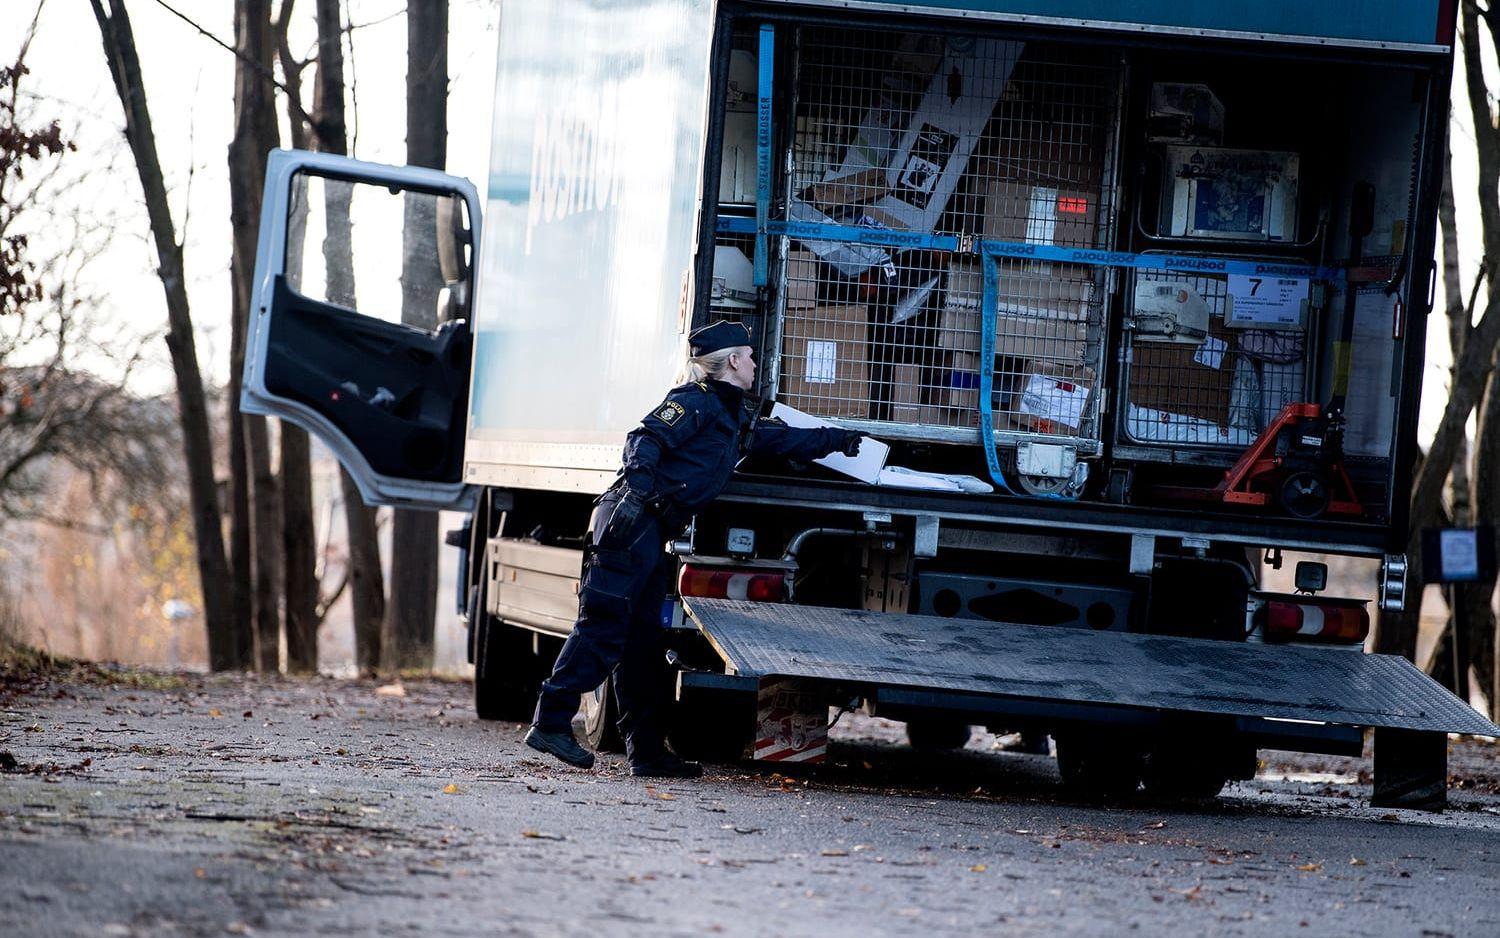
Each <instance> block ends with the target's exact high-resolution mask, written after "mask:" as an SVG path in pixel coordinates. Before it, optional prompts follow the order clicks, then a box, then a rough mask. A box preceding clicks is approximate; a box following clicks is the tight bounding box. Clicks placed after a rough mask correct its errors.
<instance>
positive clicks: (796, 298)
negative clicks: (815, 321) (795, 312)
mask: <svg viewBox="0 0 1500 938" xmlns="http://www.w3.org/2000/svg"><path fill="white" fill-rule="evenodd" d="M785 293H786V308H787V309H811V308H812V307H814V306H817V305H818V257H817V255H815V254H813V253H812V252H811V251H803V250H799V249H797V248H793V249H792V250H790V251H788V252H787V255H786V291H785Z"/></svg>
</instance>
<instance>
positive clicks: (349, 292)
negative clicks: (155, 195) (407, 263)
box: [313, 0, 385, 672]
mask: <svg viewBox="0 0 1500 938" xmlns="http://www.w3.org/2000/svg"><path fill="white" fill-rule="evenodd" d="M339 10H340V5H339V0H317V20H318V73H317V85H316V89H317V90H316V94H315V96H314V102H313V110H314V113H315V114H316V115H317V126H316V127H315V128H314V132H315V134H316V136H317V140H318V149H319V150H321V151H323V152H324V153H338V154H344V153H347V152H348V133H347V131H346V129H345V122H344V50H343V30H342V20H341V17H340V12H339ZM326 191H327V193H328V197H327V201H328V237H327V238H326V239H325V240H324V242H323V251H324V259H325V260H324V266H325V269H326V270H327V272H328V296H329V299H330V300H331V301H332V302H335V303H342V304H344V305H348V306H353V305H354V282H353V279H352V278H353V270H354V268H353V259H352V245H351V242H350V233H349V190H348V188H347V187H344V186H338V185H330V186H328V187H327V189H326ZM339 485H340V488H341V489H342V491H343V495H344V521H345V526H346V527H347V528H348V535H349V583H350V587H351V589H350V597H351V604H352V605H353V607H354V654H355V659H356V660H357V661H358V663H359V668H360V670H361V671H366V672H368V671H373V670H374V669H375V668H376V667H377V666H378V665H379V662H380V629H381V621H382V619H383V618H384V616H385V577H384V574H383V572H382V571H381V569H380V541H379V540H378V539H377V528H376V524H375V510H374V509H373V508H370V507H369V506H367V505H365V503H364V500H363V499H362V498H360V495H359V489H358V488H357V487H356V486H355V484H354V480H353V479H352V478H350V477H349V473H348V472H345V471H344V470H343V469H340V470H339Z"/></svg>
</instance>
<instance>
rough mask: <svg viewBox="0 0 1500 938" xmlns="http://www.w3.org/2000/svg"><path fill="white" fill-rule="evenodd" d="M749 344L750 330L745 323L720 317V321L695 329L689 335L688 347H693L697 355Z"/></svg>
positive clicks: (694, 353)
mask: <svg viewBox="0 0 1500 938" xmlns="http://www.w3.org/2000/svg"><path fill="white" fill-rule="evenodd" d="M749 344H750V330H749V329H747V328H745V326H744V324H743V323H738V322H730V321H729V320H727V319H720V320H719V321H718V322H715V323H710V324H709V325H706V326H703V327H702V328H699V329H694V330H693V331H692V333H691V334H689V335H688V347H689V348H691V349H692V352H693V355H694V356H695V357H696V356H698V355H707V354H708V353H709V352H717V351H720V350H721V349H727V348H739V347H740V346H742V345H749Z"/></svg>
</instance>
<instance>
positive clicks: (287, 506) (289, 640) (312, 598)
mask: <svg viewBox="0 0 1500 938" xmlns="http://www.w3.org/2000/svg"><path fill="white" fill-rule="evenodd" d="M295 3H296V0H282V3H281V7H280V9H278V10H277V11H276V20H275V24H274V26H273V30H272V32H273V37H274V39H275V42H276V51H277V57H278V58H279V60H280V62H281V71H282V75H283V76H284V78H285V85H286V88H287V89H288V92H289V95H295V96H297V97H298V98H300V96H301V89H302V69H303V65H304V63H301V62H298V61H297V60H296V59H295V58H294V57H293V56H292V52H291V46H290V45H289V44H288V42H287V31H288V28H289V26H290V23H291V18H292V8H293V6H294V5H295ZM286 105H287V108H286V109H287V125H288V127H289V128H290V131H291V138H292V146H294V147H296V148H298V149H307V148H309V147H310V146H311V141H310V140H309V132H310V128H308V126H307V123H306V121H305V120H304V119H303V114H304V113H305V112H304V111H303V108H302V102H301V101H300V100H294V99H293V98H292V97H290V96H289V97H288V99H287V102H286ZM301 211H302V212H303V213H305V212H306V206H305V205H304V206H302V208H301ZM287 221H288V224H287V258H288V260H289V261H290V260H291V259H292V258H297V259H298V261H297V262H298V263H300V262H301V257H302V252H303V250H304V240H305V234H306V230H305V225H306V219H305V217H303V218H301V219H300V220H299V219H298V218H295V217H294V218H291V219H288V220H287ZM278 424H279V429H280V435H281V465H280V470H281V471H280V477H281V550H282V564H283V567H282V569H283V572H284V578H283V589H284V594H285V604H286V605H285V608H286V645H287V653H286V658H287V670H289V671H295V672H311V671H316V670H317V667H318V626H319V625H320V623H321V618H320V617H319V615H318V612H317V608H318V575H317V526H316V525H315V524H314V523H313V501H312V443H311V441H310V440H309V439H308V436H307V432H306V431H305V430H303V429H302V428H301V427H298V426H294V425H293V424H290V423H287V422H286V421H278Z"/></svg>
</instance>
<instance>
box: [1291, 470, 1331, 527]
mask: <svg viewBox="0 0 1500 938" xmlns="http://www.w3.org/2000/svg"><path fill="white" fill-rule="evenodd" d="M1331 500H1332V495H1331V494H1330V493H1329V490H1328V482H1327V480H1326V479H1324V478H1323V476H1322V475H1320V474H1319V473H1316V472H1309V471H1303V472H1294V473H1292V474H1291V475H1289V476H1287V477H1286V478H1285V479H1284V480H1283V481H1282V483H1281V507H1282V508H1284V509H1286V513H1287V514H1289V515H1291V516H1292V517H1294V518H1306V519H1311V518H1317V517H1320V516H1321V515H1322V514H1323V512H1325V511H1327V510H1328V503H1329V502H1330V501H1331Z"/></svg>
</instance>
